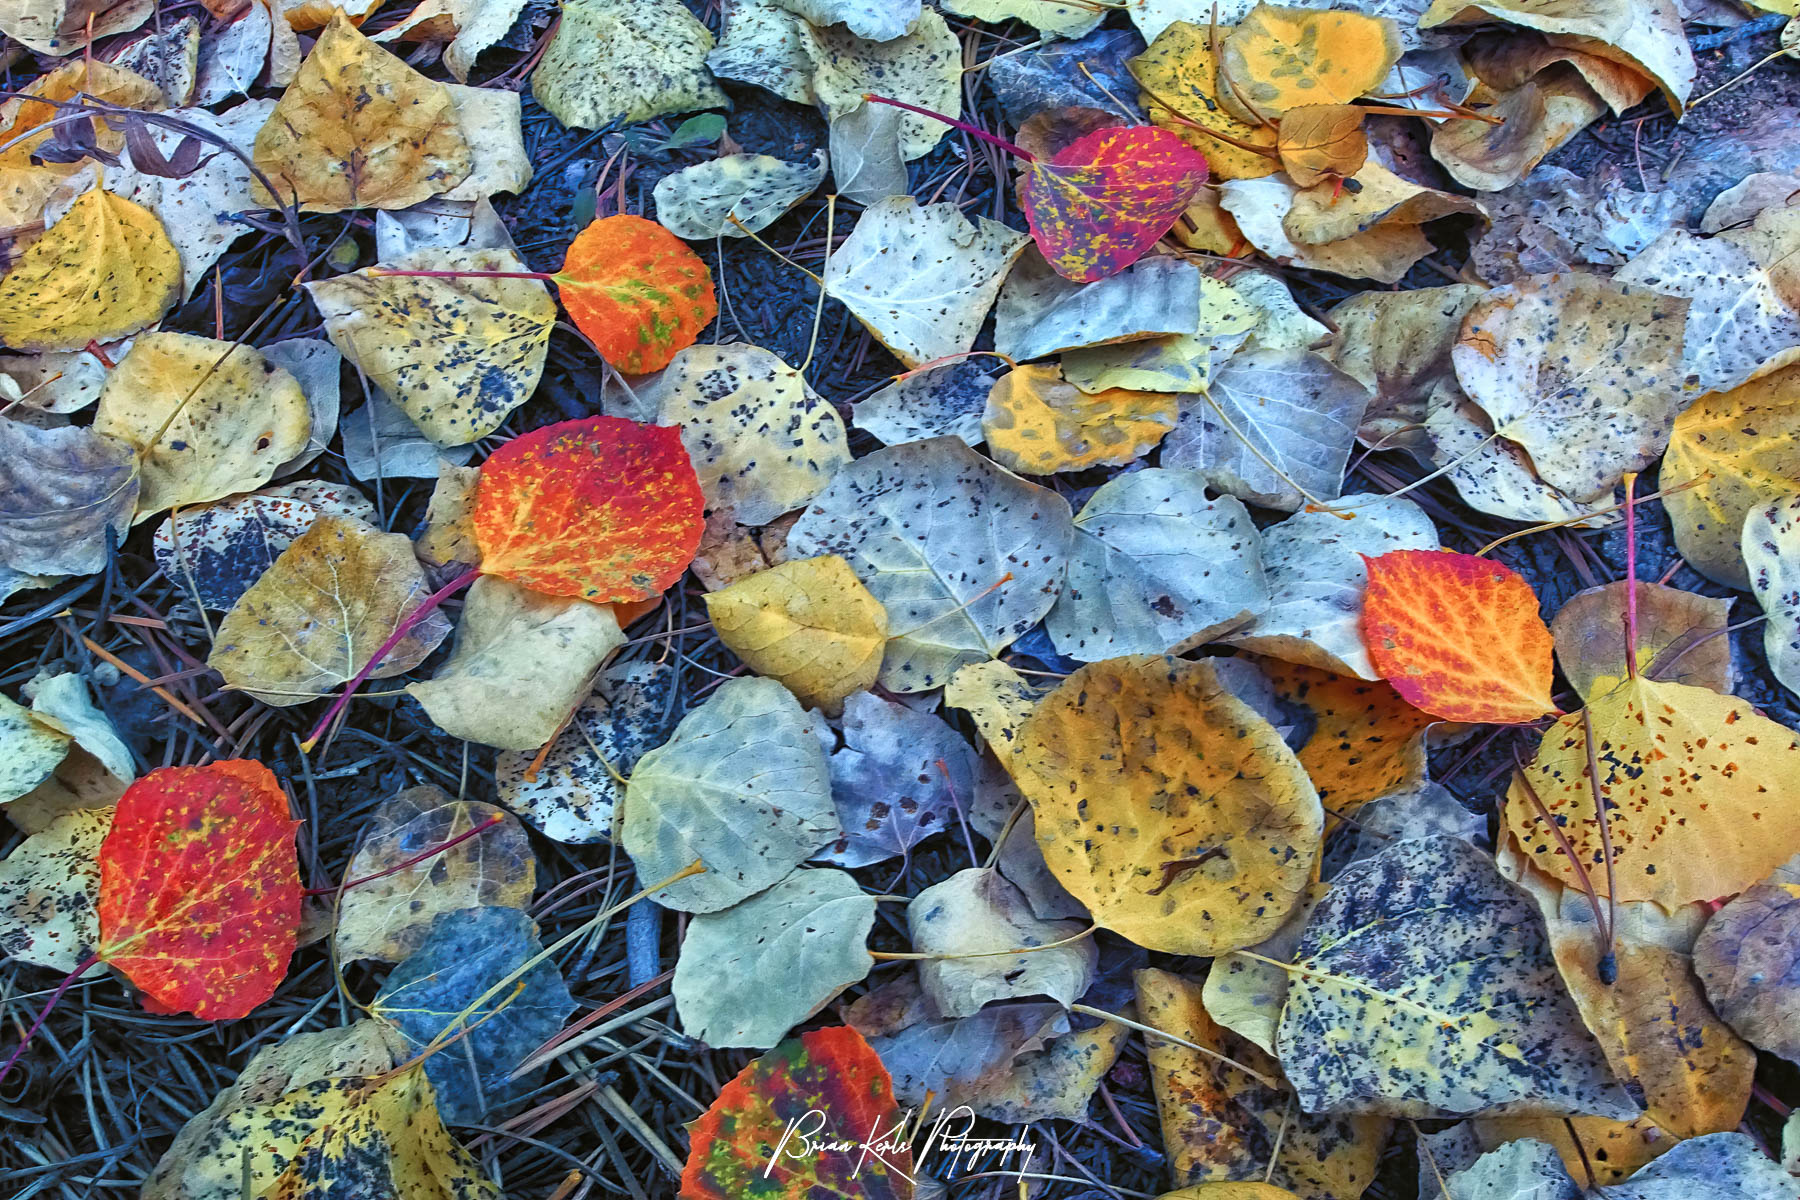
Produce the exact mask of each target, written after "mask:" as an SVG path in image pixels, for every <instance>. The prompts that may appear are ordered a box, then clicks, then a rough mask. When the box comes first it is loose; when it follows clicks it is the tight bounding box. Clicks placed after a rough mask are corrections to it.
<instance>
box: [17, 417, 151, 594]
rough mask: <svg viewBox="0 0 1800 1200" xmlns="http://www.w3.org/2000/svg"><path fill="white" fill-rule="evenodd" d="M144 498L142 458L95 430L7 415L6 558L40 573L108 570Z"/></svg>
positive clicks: (20, 569)
mask: <svg viewBox="0 0 1800 1200" xmlns="http://www.w3.org/2000/svg"><path fill="white" fill-rule="evenodd" d="M137 498H138V468H137V457H136V455H134V454H133V453H132V450H131V447H130V446H128V445H126V444H125V443H124V442H121V441H118V440H116V439H114V438H110V437H106V436H105V435H103V434H99V433H95V432H94V431H93V430H91V429H83V428H80V427H79V426H74V425H70V426H66V427H64V428H62V429H39V428H37V427H36V426H34V425H27V424H26V423H25V422H23V421H12V420H0V562H3V563H5V564H6V566H8V567H10V568H11V569H13V570H15V571H23V572H25V573H27V574H33V575H86V574H90V573H92V572H94V571H99V570H103V569H104V568H105V566H106V562H107V558H108V552H109V551H110V550H111V549H112V548H113V547H114V546H115V545H117V544H118V543H121V542H123V541H124V540H125V535H126V534H127V533H129V532H130V531H131V518H132V514H133V513H134V512H135V510H136V506H137Z"/></svg>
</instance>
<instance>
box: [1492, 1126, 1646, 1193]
mask: <svg viewBox="0 0 1800 1200" xmlns="http://www.w3.org/2000/svg"><path fill="white" fill-rule="evenodd" d="M1468 1127H1469V1129H1470V1130H1471V1131H1472V1132H1473V1133H1474V1134H1475V1136H1476V1138H1477V1139H1478V1140H1479V1141H1480V1143H1481V1149H1482V1150H1483V1151H1484V1152H1485V1151H1488V1150H1496V1149H1498V1148H1500V1147H1501V1146H1503V1145H1505V1144H1506V1143H1507V1142H1515V1141H1518V1140H1519V1139H1521V1138H1535V1139H1536V1140H1537V1141H1540V1142H1548V1143H1549V1144H1550V1145H1551V1146H1553V1147H1555V1149H1556V1152H1557V1154H1559V1155H1561V1156H1562V1161H1563V1169H1564V1170H1566V1171H1568V1172H1569V1177H1570V1178H1571V1179H1586V1178H1587V1177H1588V1173H1589V1172H1592V1173H1593V1177H1594V1182H1595V1183H1596V1184H1597V1185H1599V1186H1601V1187H1606V1186H1607V1185H1609V1184H1614V1183H1618V1182H1619V1181H1620V1180H1622V1179H1625V1178H1626V1177H1627V1176H1629V1175H1631V1174H1632V1173H1633V1172H1635V1171H1636V1170H1637V1169H1638V1168H1639V1167H1641V1166H1643V1165H1644V1164H1645V1163H1647V1162H1649V1161H1650V1160H1651V1159H1653V1158H1655V1157H1656V1156H1657V1155H1659V1154H1661V1153H1662V1152H1663V1151H1665V1150H1667V1149H1668V1148H1669V1147H1671V1146H1673V1145H1675V1144H1676V1143H1678V1142H1680V1141H1681V1139H1680V1138H1678V1137H1676V1136H1675V1135H1674V1134H1672V1133H1669V1132H1668V1131H1667V1130H1665V1129H1662V1128H1661V1127H1659V1126H1658V1125H1657V1123H1656V1122H1655V1121H1652V1120H1651V1119H1650V1118H1649V1117H1639V1118H1638V1119H1637V1120H1635V1121H1614V1120H1611V1119H1609V1118H1607V1117H1476V1118H1475V1119H1474V1120H1473V1121H1470V1122H1469V1126H1468Z"/></svg>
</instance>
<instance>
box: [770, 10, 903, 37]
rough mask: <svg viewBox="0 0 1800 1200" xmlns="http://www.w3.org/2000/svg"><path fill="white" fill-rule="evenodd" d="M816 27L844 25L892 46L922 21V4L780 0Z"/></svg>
mask: <svg viewBox="0 0 1800 1200" xmlns="http://www.w3.org/2000/svg"><path fill="white" fill-rule="evenodd" d="M776 3H778V4H780V5H781V7H783V8H785V9H787V10H788V11H789V12H791V13H793V14H794V15H795V16H797V17H804V18H805V19H806V20H807V21H808V22H809V23H811V24H813V25H844V26H847V27H848V28H849V30H850V32H851V33H854V34H855V35H856V36H857V37H859V38H867V39H868V40H869V41H871V42H891V41H893V40H894V39H895V38H897V37H905V36H906V33H907V31H908V30H910V29H911V28H912V27H913V25H914V23H915V22H917V21H918V19H919V10H920V7H921V6H920V0H776Z"/></svg>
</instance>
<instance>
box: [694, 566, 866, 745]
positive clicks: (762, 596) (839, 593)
mask: <svg viewBox="0 0 1800 1200" xmlns="http://www.w3.org/2000/svg"><path fill="white" fill-rule="evenodd" d="M706 611H707V615H708V616H710V617H711V618H712V622H713V626H714V628H715V629H717V630H718V633H719V640H720V641H722V642H724V643H725V644H726V645H727V646H729V647H730V648H731V651H732V653H734V654H736V655H737V656H738V657H739V658H741V659H743V660H744V662H745V663H746V664H747V665H748V666H749V667H750V669H751V670H753V671H755V672H756V673H757V674H758V675H767V676H768V677H770V678H771V679H775V680H778V681H779V682H780V683H781V684H782V685H783V686H784V687H786V688H787V689H788V690H789V691H791V692H793V693H794V695H795V696H796V697H797V698H798V699H799V700H800V703H801V704H803V705H805V706H806V707H808V708H821V707H822V708H824V709H826V710H827V711H828V712H834V711H836V710H837V709H839V708H840V707H841V706H842V705H843V702H844V697H846V696H848V695H849V694H850V693H852V692H858V691H862V690H863V689H864V688H867V687H870V686H872V685H873V684H874V682H875V677H876V675H878V674H879V673H880V671H881V656H882V653H883V652H884V651H885V650H886V648H887V633H888V621H887V610H886V609H885V608H883V607H882V606H881V601H879V600H877V599H876V598H875V597H874V596H873V595H871V594H870V592H869V589H868V588H866V587H864V586H863V582H862V580H860V579H858V578H857V577H856V573H855V572H854V571H852V570H851V569H850V564H849V563H847V562H845V561H844V560H843V559H842V558H840V557H838V556H837V555H835V554H827V555H823V556H821V557H819V558H803V559H799V560H796V561H794V562H787V563H782V564H781V565H780V566H778V567H772V568H770V569H769V570H767V571H759V572H757V573H756V574H754V575H751V576H749V577H747V578H745V579H741V580H739V581H738V582H736V583H734V584H732V585H731V586H730V587H727V588H725V589H724V590H722V591H717V592H712V593H710V594H709V595H708V596H707V597H706Z"/></svg>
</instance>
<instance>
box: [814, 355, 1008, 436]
mask: <svg viewBox="0 0 1800 1200" xmlns="http://www.w3.org/2000/svg"><path fill="white" fill-rule="evenodd" d="M991 368H992V364H991V363H990V362H989V360H988V359H987V357H986V356H985V355H984V356H980V357H976V358H961V359H957V360H956V361H955V362H949V363H944V364H943V365H942V366H936V367H928V368H926V369H925V370H923V371H919V372H917V373H916V374H909V375H907V376H906V377H905V378H903V379H897V380H895V381H894V382H893V383H890V384H888V385H887V386H886V387H884V388H882V389H881V390H880V391H878V392H876V393H874V394H873V395H871V396H868V397H866V398H865V399H862V400H858V401H855V402H853V403H852V404H851V416H850V420H851V423H852V424H854V425H855V426H856V427H857V428H858V429H866V430H868V431H869V432H870V433H872V434H874V435H875V436H876V437H878V438H880V439H881V440H882V441H883V442H884V443H886V444H887V445H889V446H898V445H900V444H901V443H902V442H922V441H925V440H927V439H929V438H934V437H955V438H961V439H962V440H963V441H965V442H967V443H968V444H969V445H971V446H978V445H980V444H981V436H982V435H981V414H982V413H983V412H985V411H986V410H987V401H988V393H989V392H991V391H993V390H994V383H995V378H996V377H995V376H994V374H993V373H992V369H991Z"/></svg>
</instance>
